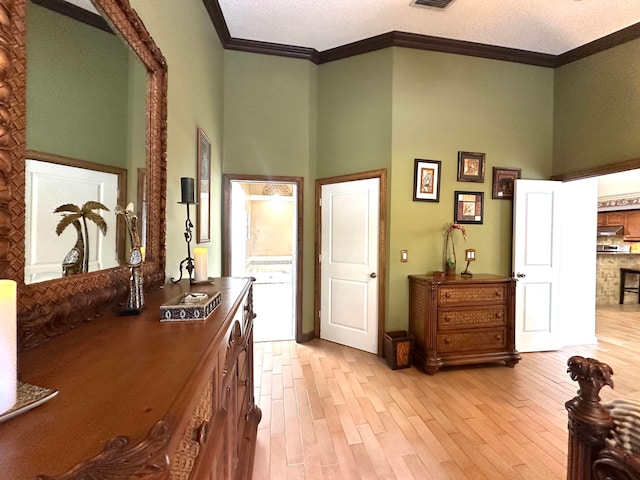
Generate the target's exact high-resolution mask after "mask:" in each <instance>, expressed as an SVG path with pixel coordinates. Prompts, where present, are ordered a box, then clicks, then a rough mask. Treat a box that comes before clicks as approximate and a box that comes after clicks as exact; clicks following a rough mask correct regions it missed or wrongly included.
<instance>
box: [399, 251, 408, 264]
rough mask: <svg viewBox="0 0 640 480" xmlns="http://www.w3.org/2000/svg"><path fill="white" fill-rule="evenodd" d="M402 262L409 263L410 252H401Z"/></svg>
mask: <svg viewBox="0 0 640 480" xmlns="http://www.w3.org/2000/svg"><path fill="white" fill-rule="evenodd" d="M400 261H401V262H402V263H407V262H408V261H409V250H400Z"/></svg>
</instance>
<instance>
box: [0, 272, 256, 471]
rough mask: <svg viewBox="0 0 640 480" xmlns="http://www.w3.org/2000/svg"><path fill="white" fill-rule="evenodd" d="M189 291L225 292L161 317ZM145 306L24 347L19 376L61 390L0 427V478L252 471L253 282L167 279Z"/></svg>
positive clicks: (241, 280)
mask: <svg viewBox="0 0 640 480" xmlns="http://www.w3.org/2000/svg"><path fill="white" fill-rule="evenodd" d="M190 290H191V291H197V292H205V293H210V294H211V293H214V292H216V291H220V292H221V302H220V305H219V307H218V308H217V309H216V310H215V311H214V312H213V313H212V315H211V316H210V317H209V318H208V319H207V320H206V321H196V322H160V310H159V307H160V305H161V304H162V303H166V302H167V301H169V300H171V299H172V298H175V297H177V296H179V295H180V294H182V293H186V292H188V291H190ZM146 301H147V302H146V306H145V309H144V310H143V312H142V313H141V314H140V315H136V316H118V315H115V314H114V315H105V316H103V317H100V318H97V319H95V320H93V321H92V322H89V323H86V324H83V325H81V326H79V327H78V328H76V329H75V330H72V331H70V332H67V333H65V334H63V335H60V336H58V337H55V338H53V339H51V340H49V341H48V342H46V343H44V344H42V345H40V346H38V347H35V348H34V349H32V350H28V351H26V352H22V353H21V354H20V356H19V375H18V376H19V379H20V380H21V381H23V382H28V383H31V384H34V385H38V386H42V387H47V388H52V389H55V390H58V391H59V393H58V395H57V396H56V397H54V398H53V399H51V400H49V401H48V402H47V403H44V404H43V405H40V406H38V407H36V408H34V409H33V410H31V411H28V412H25V413H23V414H21V415H19V416H16V417H14V418H11V419H9V420H7V421H5V422H3V423H0V478H7V479H9V478H10V479H12V480H27V479H33V478H35V477H36V476H37V475H43V477H39V478H42V479H50V480H54V479H55V480H62V479H76V478H96V479H98V478H99V479H104V480H110V479H114V480H115V479H118V480H120V479H123V478H145V479H154V480H155V479H172V480H183V479H184V480H187V479H189V480H201V479H216V480H217V479H249V478H251V470H252V468H253V456H254V451H255V440H256V434H257V426H258V422H259V421H260V417H261V412H260V409H259V408H258V407H257V406H256V405H255V404H254V396H253V395H254V393H253V317H254V313H253V303H252V282H251V281H250V280H247V279H239V278H237V279H230V278H219V279H214V285H206V286H202V285H197V286H192V287H190V286H189V283H188V282H181V283H180V284H178V285H173V284H167V285H165V287H164V288H163V289H161V290H160V291H158V292H154V293H152V294H150V295H147V299H146Z"/></svg>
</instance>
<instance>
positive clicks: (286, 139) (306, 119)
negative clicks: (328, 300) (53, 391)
mask: <svg viewBox="0 0 640 480" xmlns="http://www.w3.org/2000/svg"><path fill="white" fill-rule="evenodd" d="M224 58H225V68H224V79H225V82H224V84H225V89H224V162H223V171H224V173H231V174H250V175H284V176H296V177H303V182H304V185H303V191H304V194H303V198H302V200H303V202H304V204H303V205H304V220H303V228H304V231H303V252H299V253H300V254H302V255H303V276H302V281H303V286H304V287H303V295H302V303H303V306H302V310H303V311H302V320H303V330H304V332H309V331H312V330H313V283H314V282H313V272H314V263H313V258H314V255H313V249H314V179H315V165H316V150H317V146H316V142H317V140H316V136H317V133H316V130H317V126H316V116H317V113H316V109H317V106H316V102H317V100H316V97H317V83H318V82H317V78H316V77H317V74H316V69H317V67H316V66H315V65H314V64H313V63H311V62H308V61H305V60H296V59H290V58H283V57H273V56H266V55H257V54H251V53H241V52H235V51H226V52H225V54H224Z"/></svg>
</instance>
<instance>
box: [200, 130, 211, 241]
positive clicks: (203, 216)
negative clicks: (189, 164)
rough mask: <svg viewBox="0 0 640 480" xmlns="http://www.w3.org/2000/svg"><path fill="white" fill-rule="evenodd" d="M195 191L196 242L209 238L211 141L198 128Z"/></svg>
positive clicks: (208, 239)
mask: <svg viewBox="0 0 640 480" xmlns="http://www.w3.org/2000/svg"><path fill="white" fill-rule="evenodd" d="M196 181H197V191H196V202H197V203H198V205H197V207H196V217H197V222H196V223H197V227H196V235H197V239H198V243H206V242H209V241H210V240H211V216H210V211H211V141H210V140H209V138H208V137H207V135H206V134H205V133H204V132H203V131H202V130H201V129H198V178H197V180H196Z"/></svg>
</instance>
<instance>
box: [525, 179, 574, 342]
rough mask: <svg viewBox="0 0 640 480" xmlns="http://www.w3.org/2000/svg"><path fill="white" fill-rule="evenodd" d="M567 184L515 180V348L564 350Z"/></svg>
mask: <svg viewBox="0 0 640 480" xmlns="http://www.w3.org/2000/svg"><path fill="white" fill-rule="evenodd" d="M561 189H562V182H552V181H540V180H516V182H515V190H514V198H513V202H514V205H513V212H514V215H513V224H514V225H513V269H514V273H515V277H516V279H517V280H518V282H517V284H516V322H515V324H516V325H515V329H516V332H515V334H516V348H517V349H518V350H519V351H521V352H532V351H541V350H555V349H558V348H560V347H562V344H561V343H562V342H561V334H560V333H561V332H560V322H559V320H560V319H559V316H558V311H559V305H560V293H559V292H560V246H561V244H560V241H561V237H560V226H561V219H560V211H561V210H560V209H561V193H560V192H561Z"/></svg>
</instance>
